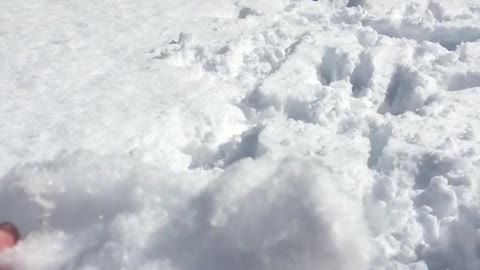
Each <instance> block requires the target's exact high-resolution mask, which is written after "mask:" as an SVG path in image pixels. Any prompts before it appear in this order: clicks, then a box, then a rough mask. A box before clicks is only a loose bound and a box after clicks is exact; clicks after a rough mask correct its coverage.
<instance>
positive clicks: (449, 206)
mask: <svg viewBox="0 0 480 270" xmlns="http://www.w3.org/2000/svg"><path fill="white" fill-rule="evenodd" d="M416 203H417V204H419V205H427V206H429V207H431V208H432V209H433V214H434V215H435V216H437V217H439V218H443V217H447V216H452V215H455V214H456V212H457V196H456V194H455V191H453V189H452V188H450V187H449V185H448V180H447V179H446V178H444V177H441V176H436V177H434V178H432V180H430V185H429V186H428V188H427V190H425V191H424V192H422V193H421V194H420V195H419V196H418V197H417V198H416Z"/></svg>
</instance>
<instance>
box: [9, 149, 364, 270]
mask: <svg viewBox="0 0 480 270" xmlns="http://www.w3.org/2000/svg"><path fill="white" fill-rule="evenodd" d="M340 179H341V177H340V176H338V175H335V174H334V173H331V172H329V170H328V169H326V167H325V165H322V163H321V162H318V161H317V162H315V161H313V160H308V159H304V158H289V159H285V160H283V161H281V162H278V163H277V162H272V161H271V160H268V159H261V160H259V161H256V162H255V161H253V160H251V159H246V160H245V161H242V162H239V163H238V164H236V165H234V166H231V167H229V168H228V169H227V170H225V172H224V173H222V174H221V175H219V177H216V178H214V179H212V181H210V182H209V184H208V185H207V186H206V187H205V182H204V181H200V180H199V179H194V178H193V177H192V176H181V175H175V174H174V173H172V172H168V170H158V169H152V168H144V167H143V166H142V165H135V163H134V162H133V161H131V160H129V159H124V158H114V157H99V156H96V155H93V154H91V153H88V152H77V153H74V154H71V155H66V156H59V157H58V158H57V159H55V160H54V161H51V162H48V163H41V164H33V165H26V166H22V167H19V168H17V169H15V171H13V172H11V173H10V174H9V175H8V176H7V179H4V180H3V183H4V184H3V185H2V188H1V191H0V192H1V198H2V205H5V204H7V203H8V204H10V205H15V207H14V208H13V209H12V208H10V209H3V208H2V212H1V215H2V217H5V218H8V219H9V220H13V221H15V222H16V223H17V224H18V225H19V226H20V227H21V228H22V229H23V232H24V233H29V232H35V233H31V234H30V235H29V236H28V237H27V238H26V239H25V240H24V241H23V242H22V243H21V244H20V245H19V246H18V247H17V248H16V250H14V251H11V252H10V253H11V254H8V253H7V254H5V256H9V257H11V258H10V259H9V260H11V261H12V262H10V263H13V264H14V265H17V267H19V268H21V269H64V268H65V267H67V268H75V269H108V268H110V269H111V267H120V268H127V269H138V268H141V269H158V267H160V266H161V269H169V267H171V268H172V269H212V268H217V269H225V268H229V269H244V268H245V267H247V268H249V269H273V268H275V269H291V268H292V267H295V268H298V269H312V268H315V267H319V266H320V267H323V268H325V269H367V266H368V260H369V258H368V254H369V253H368V250H369V249H368V246H369V242H368V230H367V226H366V224H365V223H364V221H363V218H362V209H361V207H360V206H361V203H359V202H358V201H356V200H355V199H353V198H351V196H350V195H349V194H345V193H343V192H342V191H341V189H339V187H338V181H339V180H340ZM179 182H182V183H179ZM202 182H203V183H202ZM43 246H45V248H44V247H43Z"/></svg>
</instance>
